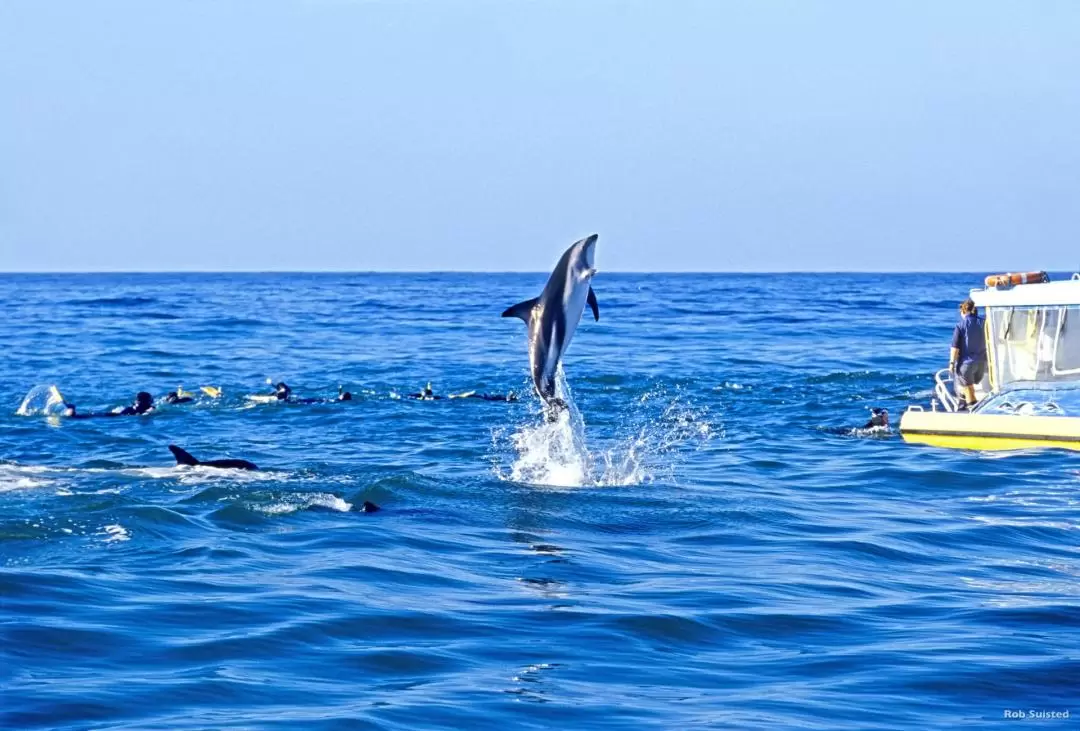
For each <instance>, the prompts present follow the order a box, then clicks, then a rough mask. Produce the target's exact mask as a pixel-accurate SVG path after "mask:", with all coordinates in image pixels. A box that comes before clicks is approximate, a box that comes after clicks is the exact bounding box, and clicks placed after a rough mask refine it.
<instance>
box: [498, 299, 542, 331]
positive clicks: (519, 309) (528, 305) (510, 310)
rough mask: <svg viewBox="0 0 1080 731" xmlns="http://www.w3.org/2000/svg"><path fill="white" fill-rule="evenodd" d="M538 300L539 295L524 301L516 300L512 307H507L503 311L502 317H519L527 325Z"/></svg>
mask: <svg viewBox="0 0 1080 731" xmlns="http://www.w3.org/2000/svg"><path fill="white" fill-rule="evenodd" d="M539 302H540V298H539V297H533V298H532V299H531V300H525V301H524V302H518V303H517V304H516V305H514V306H513V307H507V308H506V310H504V311H503V313H502V316H503V317H520V318H521V319H522V320H524V321H525V324H526V325H527V324H528V323H529V320H531V319H532V312H533V310H534V309H535V308H536V305H537V304H538V303H539Z"/></svg>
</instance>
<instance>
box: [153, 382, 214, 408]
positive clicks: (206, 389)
mask: <svg viewBox="0 0 1080 731" xmlns="http://www.w3.org/2000/svg"><path fill="white" fill-rule="evenodd" d="M199 390H200V391H202V392H203V393H205V394H206V395H207V396H209V397H210V398H221V389H220V388H218V387H216V386H199ZM161 400H162V401H164V402H165V403H167V404H190V403H192V402H194V401H195V394H193V393H192V392H190V391H185V390H184V387H183V386H177V387H176V390H175V391H169V392H168V393H167V394H165V395H164V396H163V397H162V399H161Z"/></svg>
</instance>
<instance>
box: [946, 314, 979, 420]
mask: <svg viewBox="0 0 1080 731" xmlns="http://www.w3.org/2000/svg"><path fill="white" fill-rule="evenodd" d="M949 370H951V371H953V372H954V373H956V383H957V385H958V386H959V388H960V392H961V395H962V396H963V399H964V402H966V403H962V404H961V407H960V408H961V409H963V408H965V406H966V408H968V409H970V408H971V407H972V406H974V405H975V401H976V398H975V384H977V383H979V382H980V381H982V379H983V378H984V377H985V376H986V332H985V330H984V329H983V321H982V319H981V318H980V317H979V316H978V314H977V313H976V312H975V303H974V302H972V301H971V300H970V299H966V300H964V301H963V302H961V303H960V322H958V323H957V324H956V329H955V330H953V337H952V348H951V349H950V350H949Z"/></svg>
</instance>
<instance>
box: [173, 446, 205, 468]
mask: <svg viewBox="0 0 1080 731" xmlns="http://www.w3.org/2000/svg"><path fill="white" fill-rule="evenodd" d="M169 451H170V452H172V453H173V456H174V457H176V464H182V465H187V466H188V467H194V466H195V465H197V464H199V460H197V459H195V458H194V457H192V456H191V455H190V454H189V453H187V452H185V451H184V450H182V449H180V447H178V446H176V445H175V444H170V445H169Z"/></svg>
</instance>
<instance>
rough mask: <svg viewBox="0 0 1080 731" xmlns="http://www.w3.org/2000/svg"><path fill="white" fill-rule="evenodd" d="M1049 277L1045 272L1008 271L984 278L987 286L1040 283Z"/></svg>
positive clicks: (1047, 280)
mask: <svg viewBox="0 0 1080 731" xmlns="http://www.w3.org/2000/svg"><path fill="white" fill-rule="evenodd" d="M1049 281H1050V277H1048V276H1046V272H1022V273H1017V272H1009V273H1008V274H991V275H990V276H989V277H987V278H986V286H987V287H1012V286H1015V285H1017V284H1042V283H1043V282H1049Z"/></svg>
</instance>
